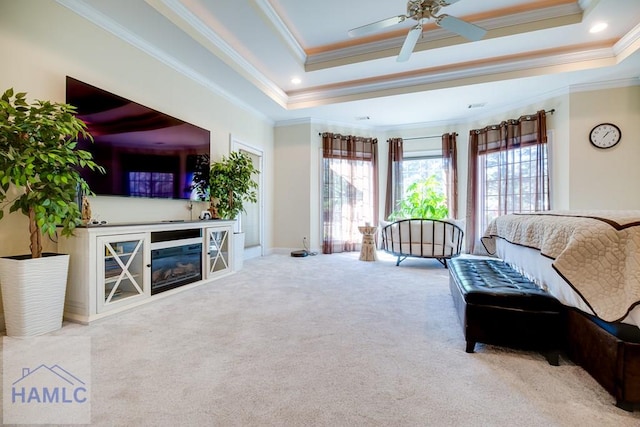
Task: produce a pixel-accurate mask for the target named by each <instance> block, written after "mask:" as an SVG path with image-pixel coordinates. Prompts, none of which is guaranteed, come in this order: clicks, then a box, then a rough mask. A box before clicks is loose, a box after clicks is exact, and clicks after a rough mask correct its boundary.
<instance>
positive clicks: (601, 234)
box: [481, 211, 640, 410]
mask: <svg viewBox="0 0 640 427" xmlns="http://www.w3.org/2000/svg"><path fill="white" fill-rule="evenodd" d="M481 241H482V243H483V245H484V246H485V248H486V249H487V251H488V252H489V253H490V254H492V255H495V256H497V257H499V258H501V259H503V260H504V261H505V262H507V263H508V264H510V265H511V266H512V267H514V268H516V269H517V270H518V271H519V272H521V273H522V274H523V275H524V276H526V277H527V278H529V279H531V280H533V281H534V282H536V283H538V284H539V285H540V286H542V287H543V288H544V289H546V290H547V291H548V292H550V293H551V294H552V295H553V296H555V297H556V298H557V299H558V300H559V301H560V302H562V303H563V304H564V305H565V306H567V307H569V309H568V310H567V331H568V333H567V351H568V353H569V356H570V357H571V359H573V360H574V361H575V362H576V363H578V364H580V365H581V366H583V367H584V368H585V369H586V370H587V371H588V372H589V373H590V374H591V375H592V376H593V377H594V378H595V379H596V380H598V381H599V382H600V383H601V384H602V385H603V386H604V387H605V388H606V389H607V390H608V391H609V392H610V393H611V394H613V395H614V396H615V397H616V404H617V405H618V406H619V407H622V408H624V409H627V410H631V409H634V408H637V407H638V404H640V328H639V327H638V326H639V325H640V211H547V212H539V213H535V214H512V215H504V216H501V217H498V218H496V219H495V220H493V221H491V223H490V224H489V225H488V227H487V230H486V231H485V233H484V236H483V237H482V239H481Z"/></svg>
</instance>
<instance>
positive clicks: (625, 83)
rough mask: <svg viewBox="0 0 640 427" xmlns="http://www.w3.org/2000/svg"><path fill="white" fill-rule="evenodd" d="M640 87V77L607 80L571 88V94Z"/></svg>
mask: <svg viewBox="0 0 640 427" xmlns="http://www.w3.org/2000/svg"><path fill="white" fill-rule="evenodd" d="M632 86H640V77H635V78H629V79H617V80H606V81H601V82H594V83H584V84H580V85H571V86H569V89H568V90H569V93H580V92H591V91H594V90H608V89H619V88H624V87H632Z"/></svg>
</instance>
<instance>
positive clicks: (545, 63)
mask: <svg viewBox="0 0 640 427" xmlns="http://www.w3.org/2000/svg"><path fill="white" fill-rule="evenodd" d="M548 53H549V52H547V51H543V52H533V53H532V54H531V55H528V56H529V57H522V55H513V56H511V57H505V58H503V59H502V60H500V59H496V60H494V61H492V62H490V63H486V62H478V63H474V62H471V63H467V64H457V65H453V66H451V67H446V68H440V69H429V68H427V69H422V70H418V71H417V72H415V73H413V74H411V75H408V74H406V73H403V74H399V75H397V76H390V77H387V78H386V79H384V80H378V79H377V80H363V81H352V82H349V83H347V84H345V85H340V86H334V87H326V86H324V87H319V88H310V89H309V90H304V91H300V92H296V93H291V94H290V95H289V103H288V107H289V108H290V109H294V108H305V107H310V106H318V105H325V104H329V103H333V102H336V101H337V100H343V101H344V100H357V99H362V98H364V97H371V96H373V95H376V94H377V96H388V95H394V94H402V93H406V92H415V91H416V88H417V87H419V86H424V88H423V89H422V90H428V89H436V88H441V87H444V85H445V84H446V85H448V86H450V85H461V84H469V83H472V82H470V81H469V80H477V82H487V81H494V80H498V79H499V80H503V79H505V78H507V77H509V78H516V77H526V76H532V75H541V74H544V73H545V72H546V71H545V69H548V68H550V67H566V68H567V69H566V71H571V70H572V69H578V68H584V67H585V66H586V65H583V64H585V63H588V62H592V61H604V62H605V63H609V62H611V63H613V62H615V57H614V55H613V51H612V49H611V48H596V49H593V48H592V49H589V48H581V47H580V46H578V47H576V51H574V52H567V53H562V52H558V53H555V54H551V55H548ZM569 66H572V69H569ZM456 82H457V83H456Z"/></svg>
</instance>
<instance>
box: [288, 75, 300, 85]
mask: <svg viewBox="0 0 640 427" xmlns="http://www.w3.org/2000/svg"><path fill="white" fill-rule="evenodd" d="M291 83H293V84H294V85H299V84H300V83H302V80H300V78H299V77H294V78H292V79H291Z"/></svg>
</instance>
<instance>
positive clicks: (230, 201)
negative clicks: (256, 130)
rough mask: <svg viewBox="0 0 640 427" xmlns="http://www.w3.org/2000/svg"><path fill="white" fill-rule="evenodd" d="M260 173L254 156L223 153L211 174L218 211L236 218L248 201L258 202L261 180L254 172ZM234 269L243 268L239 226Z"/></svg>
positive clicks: (238, 152) (225, 216) (235, 244)
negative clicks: (227, 155)
mask: <svg viewBox="0 0 640 427" xmlns="http://www.w3.org/2000/svg"><path fill="white" fill-rule="evenodd" d="M258 173H260V171H258V170H257V169H256V168H255V167H254V166H253V162H252V161H251V157H249V155H247V154H246V153H242V152H240V151H232V152H231V153H230V154H229V157H225V156H222V160H220V161H218V162H213V163H212V164H211V171H210V174H209V193H210V197H211V199H212V201H213V202H214V207H215V210H216V211H217V214H218V216H219V217H220V218H222V219H231V220H233V219H236V218H237V217H238V215H239V214H240V213H241V212H244V211H245V208H244V204H245V203H249V202H251V203H255V202H256V201H257V200H258V196H257V192H256V190H257V188H258V183H257V182H256V181H255V180H254V179H253V175H254V174H255V175H257V174H258ZM233 247H234V267H233V269H234V270H236V271H237V270H239V269H240V268H241V267H242V259H243V258H242V252H243V251H244V233H243V232H242V228H241V227H239V228H238V231H237V232H236V233H234V242H233Z"/></svg>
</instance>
